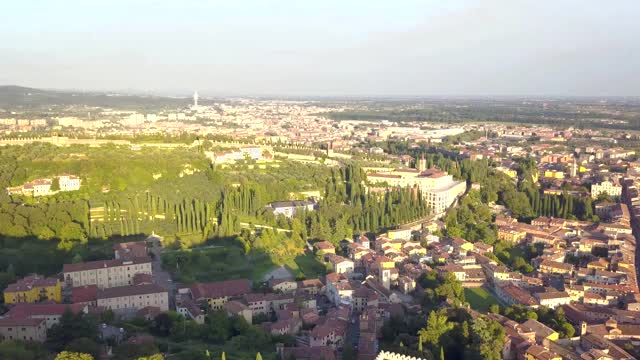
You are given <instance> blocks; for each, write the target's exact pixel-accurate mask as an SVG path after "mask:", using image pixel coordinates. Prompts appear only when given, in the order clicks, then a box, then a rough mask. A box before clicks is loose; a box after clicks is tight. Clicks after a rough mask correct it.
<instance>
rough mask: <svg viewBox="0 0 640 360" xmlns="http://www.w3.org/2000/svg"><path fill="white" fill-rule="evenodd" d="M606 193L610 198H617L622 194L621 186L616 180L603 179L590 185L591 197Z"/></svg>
mask: <svg viewBox="0 0 640 360" xmlns="http://www.w3.org/2000/svg"><path fill="white" fill-rule="evenodd" d="M603 193H606V194H608V195H609V196H611V197H612V198H619V197H620V196H621V195H622V186H621V185H620V184H619V183H618V181H617V180H612V181H610V180H605V181H603V182H601V183H598V184H593V185H591V197H592V198H594V199H597V198H598V196H599V195H600V194H603Z"/></svg>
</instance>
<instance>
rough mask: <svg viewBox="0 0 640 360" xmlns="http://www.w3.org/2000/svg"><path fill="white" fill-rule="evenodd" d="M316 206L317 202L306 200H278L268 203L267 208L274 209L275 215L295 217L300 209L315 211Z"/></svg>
mask: <svg viewBox="0 0 640 360" xmlns="http://www.w3.org/2000/svg"><path fill="white" fill-rule="evenodd" d="M315 207H316V203H315V202H311V201H305V200H291V201H276V202H272V203H271V204H269V205H267V209H269V210H272V211H273V215H275V216H278V215H284V216H285V217H286V218H291V217H293V215H295V214H296V212H298V211H313V210H315Z"/></svg>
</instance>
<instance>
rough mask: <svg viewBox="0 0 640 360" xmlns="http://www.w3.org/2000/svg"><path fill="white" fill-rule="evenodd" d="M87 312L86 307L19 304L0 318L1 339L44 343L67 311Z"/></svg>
mask: <svg viewBox="0 0 640 360" xmlns="http://www.w3.org/2000/svg"><path fill="white" fill-rule="evenodd" d="M67 310H71V312H73V313H76V314H77V313H80V312H84V313H86V312H87V307H86V306H84V305H77V304H72V305H67V304H17V305H15V306H14V307H12V308H11V309H10V310H9V311H8V312H7V313H5V314H4V315H2V317H0V339H2V340H22V341H38V342H44V341H45V340H46V339H47V329H50V328H51V327H52V326H54V325H56V324H58V323H59V322H60V318H61V317H62V314H64V312H65V311H67Z"/></svg>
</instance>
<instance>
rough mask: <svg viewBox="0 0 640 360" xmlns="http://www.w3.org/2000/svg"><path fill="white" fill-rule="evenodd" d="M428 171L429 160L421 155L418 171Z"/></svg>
mask: <svg viewBox="0 0 640 360" xmlns="http://www.w3.org/2000/svg"><path fill="white" fill-rule="evenodd" d="M426 170H427V159H425V158H424V154H422V155H420V160H418V171H420V172H423V171H426Z"/></svg>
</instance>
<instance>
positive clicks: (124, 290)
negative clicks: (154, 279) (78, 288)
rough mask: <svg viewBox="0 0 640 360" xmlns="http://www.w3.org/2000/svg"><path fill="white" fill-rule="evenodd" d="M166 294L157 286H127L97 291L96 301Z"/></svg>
mask: <svg viewBox="0 0 640 360" xmlns="http://www.w3.org/2000/svg"><path fill="white" fill-rule="evenodd" d="M163 292H165V293H166V292H167V290H165V289H164V288H163V287H162V286H160V285H158V284H145V285H127V286H118V287H112V288H107V289H102V290H98V299H111V298H117V297H122V296H132V295H147V294H157V293H163Z"/></svg>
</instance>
